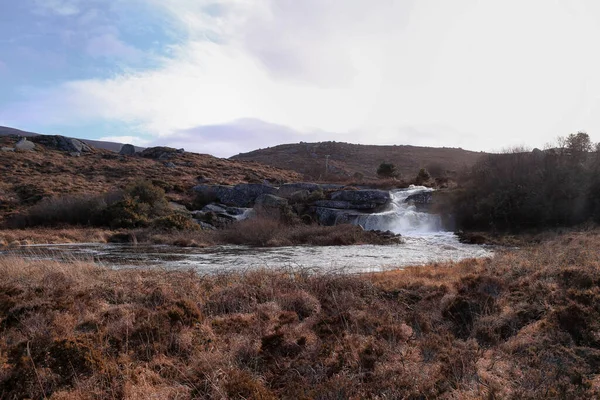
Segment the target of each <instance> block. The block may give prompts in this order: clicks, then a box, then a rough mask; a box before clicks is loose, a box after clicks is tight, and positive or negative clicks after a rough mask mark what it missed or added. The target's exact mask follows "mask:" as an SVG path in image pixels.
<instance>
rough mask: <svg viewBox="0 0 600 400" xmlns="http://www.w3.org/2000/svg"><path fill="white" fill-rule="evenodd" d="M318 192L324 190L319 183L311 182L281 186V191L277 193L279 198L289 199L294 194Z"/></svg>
mask: <svg viewBox="0 0 600 400" xmlns="http://www.w3.org/2000/svg"><path fill="white" fill-rule="evenodd" d="M317 190H322V189H321V185H319V184H318V183H309V182H296V183H286V184H283V185H281V186H279V190H278V191H277V195H278V196H279V197H284V198H286V199H289V198H290V197H291V196H292V195H293V194H294V193H297V192H300V191H302V192H309V193H311V192H314V191H317Z"/></svg>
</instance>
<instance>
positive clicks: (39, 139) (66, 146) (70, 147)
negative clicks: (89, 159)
mask: <svg viewBox="0 0 600 400" xmlns="http://www.w3.org/2000/svg"><path fill="white" fill-rule="evenodd" d="M30 140H31V141H32V142H35V143H38V144H41V145H43V146H45V147H48V148H51V149H56V150H59V151H64V152H65V153H69V154H72V153H73V154H74V153H79V154H81V153H90V152H92V148H91V147H90V146H88V145H87V144H85V143H83V142H82V141H81V140H78V139H74V138H68V137H64V136H58V135H56V136H50V135H40V136H33V137H31V138H30Z"/></svg>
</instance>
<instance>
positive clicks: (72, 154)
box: [69, 151, 81, 157]
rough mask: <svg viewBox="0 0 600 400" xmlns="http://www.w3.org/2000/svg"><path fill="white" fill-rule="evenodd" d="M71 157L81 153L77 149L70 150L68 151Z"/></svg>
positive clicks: (79, 155)
mask: <svg viewBox="0 0 600 400" xmlns="http://www.w3.org/2000/svg"><path fill="white" fill-rule="evenodd" d="M69 155H70V156H71V157H81V153H80V152H78V151H72V152H70V153H69Z"/></svg>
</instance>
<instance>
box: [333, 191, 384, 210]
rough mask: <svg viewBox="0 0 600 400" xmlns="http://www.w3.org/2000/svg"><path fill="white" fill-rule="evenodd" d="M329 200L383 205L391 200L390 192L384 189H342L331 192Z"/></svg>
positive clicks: (354, 203)
mask: <svg viewBox="0 0 600 400" xmlns="http://www.w3.org/2000/svg"><path fill="white" fill-rule="evenodd" d="M331 200H336V201H345V202H348V203H351V204H353V205H357V206H358V205H361V204H376V205H377V206H384V205H386V204H388V203H389V202H390V201H391V197H390V193H389V192H386V191H384V190H342V191H339V192H335V193H332V194H331Z"/></svg>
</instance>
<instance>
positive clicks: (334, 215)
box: [314, 207, 363, 226]
mask: <svg viewBox="0 0 600 400" xmlns="http://www.w3.org/2000/svg"><path fill="white" fill-rule="evenodd" d="M314 213H315V216H316V219H317V221H318V222H319V224H321V225H326V226H333V225H339V224H350V223H352V222H353V221H355V220H356V219H358V217H359V216H361V215H363V214H362V213H360V212H358V211H354V210H341V209H336V208H326V207H315V209H314Z"/></svg>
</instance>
